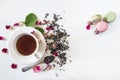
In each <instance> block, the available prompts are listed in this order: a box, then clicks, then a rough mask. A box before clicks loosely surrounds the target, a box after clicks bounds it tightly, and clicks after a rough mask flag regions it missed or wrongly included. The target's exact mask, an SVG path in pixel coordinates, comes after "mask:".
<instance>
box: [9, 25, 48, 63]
mask: <svg viewBox="0 0 120 80" xmlns="http://www.w3.org/2000/svg"><path fill="white" fill-rule="evenodd" d="M32 31H35V32H36V33H37V34H38V37H39V38H40V39H41V40H42V42H40V45H39V49H38V55H39V59H41V58H42V57H43V55H44V52H45V49H46V42H45V39H44V37H43V35H42V33H41V32H39V31H38V30H36V29H35V28H33V27H21V28H18V29H16V30H15V31H14V32H13V33H12V35H11V36H10V38H9V40H8V52H9V54H10V56H11V57H12V59H14V60H15V62H16V63H18V64H33V63H35V62H37V61H38V60H39V59H38V58H37V57H36V56H34V55H33V56H31V57H26V56H22V57H21V56H19V55H18V54H16V53H15V51H14V49H13V46H15V45H12V44H13V43H14V42H15V41H14V40H15V38H16V37H17V36H18V35H19V34H21V33H28V34H31V32H32Z"/></svg>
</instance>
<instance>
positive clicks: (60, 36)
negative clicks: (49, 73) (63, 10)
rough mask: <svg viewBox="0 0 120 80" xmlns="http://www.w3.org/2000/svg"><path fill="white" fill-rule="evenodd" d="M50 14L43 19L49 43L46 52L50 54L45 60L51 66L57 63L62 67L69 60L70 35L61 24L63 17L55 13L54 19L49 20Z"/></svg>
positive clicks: (45, 34) (45, 35) (46, 38)
mask: <svg viewBox="0 0 120 80" xmlns="http://www.w3.org/2000/svg"><path fill="white" fill-rule="evenodd" d="M49 16H50V15H49V14H48V13H47V14H46V15H45V19H44V20H43V21H44V25H45V26H46V32H45V33H44V37H45V40H46V43H47V48H46V52H47V53H48V54H49V55H47V56H46V57H45V58H44V61H43V62H44V63H45V64H46V65H49V66H50V65H51V64H52V65H51V67H55V66H56V65H57V66H59V67H61V66H63V65H64V64H66V61H67V57H66V54H67V53H66V51H67V50H68V49H69V41H68V37H69V36H70V35H69V34H68V33H67V32H66V30H65V29H64V28H63V25H60V24H59V21H60V20H62V19H63V18H62V17H61V16H60V15H57V14H54V15H53V17H52V19H50V20H48V19H49V18H48V17H49ZM44 70H46V69H44Z"/></svg>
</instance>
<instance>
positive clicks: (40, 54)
mask: <svg viewBox="0 0 120 80" xmlns="http://www.w3.org/2000/svg"><path fill="white" fill-rule="evenodd" d="M34 56H35V57H36V58H37V59H40V58H42V56H43V53H40V52H36V53H35V54H34Z"/></svg>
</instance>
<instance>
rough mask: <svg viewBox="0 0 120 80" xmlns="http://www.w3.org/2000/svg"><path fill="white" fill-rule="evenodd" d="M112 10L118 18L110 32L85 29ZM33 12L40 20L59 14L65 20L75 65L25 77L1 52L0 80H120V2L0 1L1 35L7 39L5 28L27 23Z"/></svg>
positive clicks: (109, 29) (111, 26)
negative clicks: (95, 19) (27, 17)
mask: <svg viewBox="0 0 120 80" xmlns="http://www.w3.org/2000/svg"><path fill="white" fill-rule="evenodd" d="M111 10H113V11H114V12H115V13H116V14H117V18H116V20H115V21H114V22H113V23H111V24H109V28H108V30H107V31H105V32H104V33H101V34H98V35H95V34H94V33H93V32H94V27H93V28H92V29H91V30H90V31H87V30H86V29H85V26H86V23H87V21H88V20H89V19H90V17H91V16H92V15H94V14H96V13H100V14H102V15H104V14H105V13H107V12H108V11H111ZM64 11H65V13H64ZM30 12H33V13H35V14H37V15H38V16H39V18H40V17H43V16H44V14H45V13H51V14H52V13H60V14H61V15H62V16H63V17H64V19H65V22H64V23H63V24H64V26H65V28H66V30H67V31H68V33H70V35H71V36H70V45H71V46H70V47H71V48H70V52H69V55H71V56H72V63H67V64H66V65H65V66H64V68H65V72H63V71H61V72H59V69H55V70H51V71H48V72H41V73H39V74H35V73H34V72H33V71H32V70H30V71H28V72H25V73H23V72H21V68H19V67H18V69H16V70H13V69H11V68H10V65H11V63H13V61H12V60H11V58H10V57H9V55H8V54H2V52H1V51H0V80H120V49H119V48H120V47H119V44H120V1H119V0H0V35H2V36H5V37H6V38H8V37H9V35H10V33H11V32H10V31H6V30H5V25H6V24H11V25H12V24H13V23H14V22H17V21H20V20H24V18H25V16H26V15H27V14H28V13H30ZM6 42H7V40H6V41H0V50H1V49H2V48H4V47H6ZM55 73H58V75H59V77H56V76H55Z"/></svg>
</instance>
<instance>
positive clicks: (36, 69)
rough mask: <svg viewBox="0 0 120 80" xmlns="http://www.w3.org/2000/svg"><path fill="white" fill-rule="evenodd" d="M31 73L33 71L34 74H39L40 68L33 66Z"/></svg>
mask: <svg viewBox="0 0 120 80" xmlns="http://www.w3.org/2000/svg"><path fill="white" fill-rule="evenodd" d="M33 71H34V72H35V73H39V72H40V71H41V67H40V66H34V67H33Z"/></svg>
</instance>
